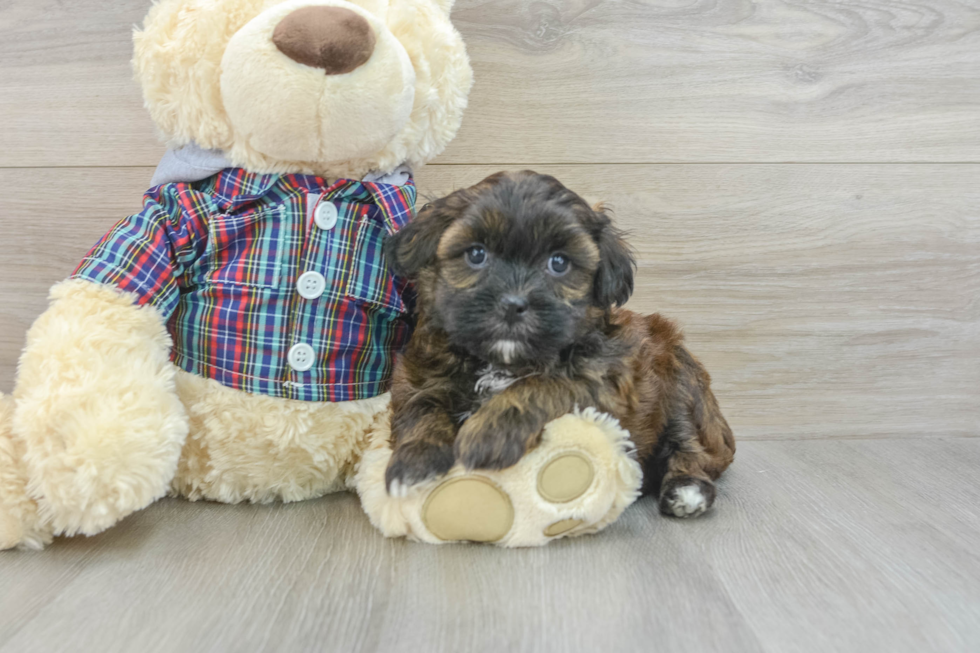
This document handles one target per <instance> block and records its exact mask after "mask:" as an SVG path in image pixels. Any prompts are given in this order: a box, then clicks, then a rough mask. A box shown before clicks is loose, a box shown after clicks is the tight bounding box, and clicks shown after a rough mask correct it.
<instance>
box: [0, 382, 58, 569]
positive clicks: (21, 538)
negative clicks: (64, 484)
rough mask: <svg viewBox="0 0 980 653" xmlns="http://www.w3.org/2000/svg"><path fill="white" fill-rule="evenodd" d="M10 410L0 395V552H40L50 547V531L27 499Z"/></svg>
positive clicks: (21, 457) (10, 407) (6, 401)
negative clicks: (10, 550) (9, 550)
mask: <svg viewBox="0 0 980 653" xmlns="http://www.w3.org/2000/svg"><path fill="white" fill-rule="evenodd" d="M13 408H14V406H13V400H12V399H11V398H10V397H4V396H3V394H0V551H3V550H5V549H13V548H15V547H17V548H22V549H43V548H44V547H45V545H47V544H50V543H51V540H52V538H53V529H52V528H51V527H50V525H47V524H46V523H45V522H44V521H43V520H42V519H41V518H40V516H39V515H38V511H37V504H36V503H35V502H34V501H33V500H32V499H31V498H30V497H28V496H27V473H26V470H25V469H24V466H23V451H22V447H20V446H19V443H18V442H17V441H16V440H15V439H14V437H13V434H12V433H11V430H10V423H11V419H12V417H13V412H14V410H13Z"/></svg>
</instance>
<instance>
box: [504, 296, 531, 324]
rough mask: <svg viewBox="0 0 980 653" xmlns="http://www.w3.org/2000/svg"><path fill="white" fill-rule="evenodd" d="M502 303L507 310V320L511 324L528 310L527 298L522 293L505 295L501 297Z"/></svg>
mask: <svg viewBox="0 0 980 653" xmlns="http://www.w3.org/2000/svg"><path fill="white" fill-rule="evenodd" d="M500 303H501V304H502V305H503V307H504V311H506V316H507V321H508V322H510V323H511V324H513V323H514V322H516V321H517V320H520V319H521V318H522V317H524V313H526V312H527V298H525V297H521V296H520V295H504V296H503V297H501V298H500Z"/></svg>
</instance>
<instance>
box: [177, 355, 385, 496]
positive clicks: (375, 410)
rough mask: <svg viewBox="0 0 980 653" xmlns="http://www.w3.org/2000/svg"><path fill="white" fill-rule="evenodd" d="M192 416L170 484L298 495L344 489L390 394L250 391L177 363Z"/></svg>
mask: <svg viewBox="0 0 980 653" xmlns="http://www.w3.org/2000/svg"><path fill="white" fill-rule="evenodd" d="M177 394H178V396H179V397H180V398H181V400H182V401H183V403H184V406H185V408H186V410H187V414H188V415H189V417H190V435H189V436H188V438H187V442H186V444H185V445H184V451H183V454H182V455H181V457H180V464H179V465H178V468H177V474H176V477H175V478H174V479H173V491H174V493H176V494H179V495H182V496H185V497H187V498H188V499H192V500H196V499H210V500H213V501H223V502H226V503H237V502H239V501H253V502H257V503H265V502H269V501H278V500H281V501H302V500H303V499H309V498H311V497H319V496H322V495H324V494H327V493H329V492H336V491H338V490H344V489H346V482H347V478H348V476H350V475H351V474H352V472H353V469H354V466H355V465H356V464H357V462H358V461H359V460H360V455H361V451H363V449H364V447H365V445H366V444H367V439H368V436H369V434H370V433H371V432H372V430H373V429H374V428H376V426H375V423H376V422H378V421H384V418H386V417H387V415H388V399H389V395H388V394H383V395H380V396H378V397H374V398H372V399H363V400H360V401H346V402H337V403H329V402H319V403H318V402H309V401H295V400H290V399H279V398H276V397H266V396H261V395H251V394H246V393H244V392H240V391H238V390H232V389H230V388H226V387H225V386H223V385H221V384H220V383H218V382H216V381H213V380H210V379H203V378H201V377H198V376H195V375H193V374H188V373H186V372H183V371H178V373H177Z"/></svg>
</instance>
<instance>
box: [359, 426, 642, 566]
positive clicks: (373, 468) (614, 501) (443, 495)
mask: <svg viewBox="0 0 980 653" xmlns="http://www.w3.org/2000/svg"><path fill="white" fill-rule="evenodd" d="M390 457H391V450H390V448H389V447H388V434H387V433H384V434H380V433H376V434H375V437H374V438H373V439H372V448H371V449H369V451H368V452H367V453H366V454H365V456H364V459H363V460H362V462H361V467H360V470H359V472H358V476H357V489H358V492H359V493H360V495H361V501H362V504H363V505H364V509H365V511H366V512H367V514H368V516H369V517H370V518H371V521H372V523H373V524H374V525H375V526H376V527H377V528H378V529H379V530H381V532H382V533H384V534H385V535H387V536H389V537H397V536H406V537H409V538H411V539H414V540H420V541H423V542H430V543H444V542H488V543H493V544H496V545H498V546H504V547H520V546H540V545H542V544H547V543H548V542H550V541H551V540H554V539H557V538H560V537H567V536H575V535H584V534H586V533H594V532H596V531H598V530H601V529H602V528H604V527H605V526H607V525H608V524H610V523H612V522H613V521H614V520H615V519H616V518H617V517H618V516H619V515H620V513H622V511H623V510H624V509H625V508H626V507H627V506H628V505H629V504H631V503H632V502H633V501H634V500H635V499H636V497H637V496H638V495H639V487H640V483H641V479H642V473H641V470H640V466H639V464H638V463H637V462H636V460H635V459H634V458H633V456H632V445H631V443H630V441H629V439H628V434H627V433H626V431H624V430H623V429H622V428H621V427H620V426H619V424H618V422H616V420H614V419H613V418H611V417H609V416H608V415H605V414H602V413H599V412H598V411H595V410H593V409H586V410H584V411H579V412H577V413H574V414H570V415H566V416H564V417H562V418H559V419H557V420H554V421H553V422H551V423H549V424H548V425H547V426H546V427H545V430H544V434H543V436H542V441H541V444H540V445H538V447H537V448H535V449H534V450H533V451H531V452H529V453H528V454H527V455H525V456H524V458H522V459H521V461H520V462H519V463H518V464H517V465H514V466H513V467H510V468H507V469H503V470H498V471H474V472H467V471H466V470H464V469H462V467H461V466H458V465H457V466H456V467H454V468H453V469H452V470H450V471H449V473H448V474H446V476H444V477H443V478H442V479H438V480H436V481H429V482H426V483H422V484H419V485H416V486H413V487H412V488H410V489H409V490H408V492H407V493H406V494H405V496H403V497H392V496H389V495H388V494H387V493H386V492H385V490H384V470H385V467H386V466H387V461H388V459H389V458H390Z"/></svg>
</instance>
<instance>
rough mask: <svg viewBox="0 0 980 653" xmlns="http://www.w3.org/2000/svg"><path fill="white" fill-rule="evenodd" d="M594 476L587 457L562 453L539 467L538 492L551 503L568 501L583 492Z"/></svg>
mask: <svg viewBox="0 0 980 653" xmlns="http://www.w3.org/2000/svg"><path fill="white" fill-rule="evenodd" d="M594 478H595V470H594V469H593V467H592V462H591V461H590V460H589V459H588V458H586V457H585V456H583V455H582V454H579V453H566V454H562V455H560V456H557V457H555V458H554V459H552V460H551V461H550V462H548V463H547V464H546V465H545V466H544V467H542V468H541V472H540V473H539V474H538V494H540V495H541V496H542V497H543V498H544V499H545V500H547V501H550V502H551V503H568V502H569V501H574V500H575V499H577V498H579V497H580V496H582V495H583V494H585V491H586V490H588V489H589V486H591V485H592V480H593V479H594ZM566 521H567V520H566ZM559 523H560V522H559ZM555 525H556V524H553V525H552V526H555ZM549 528H551V527H549ZM562 532H564V531H562Z"/></svg>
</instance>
